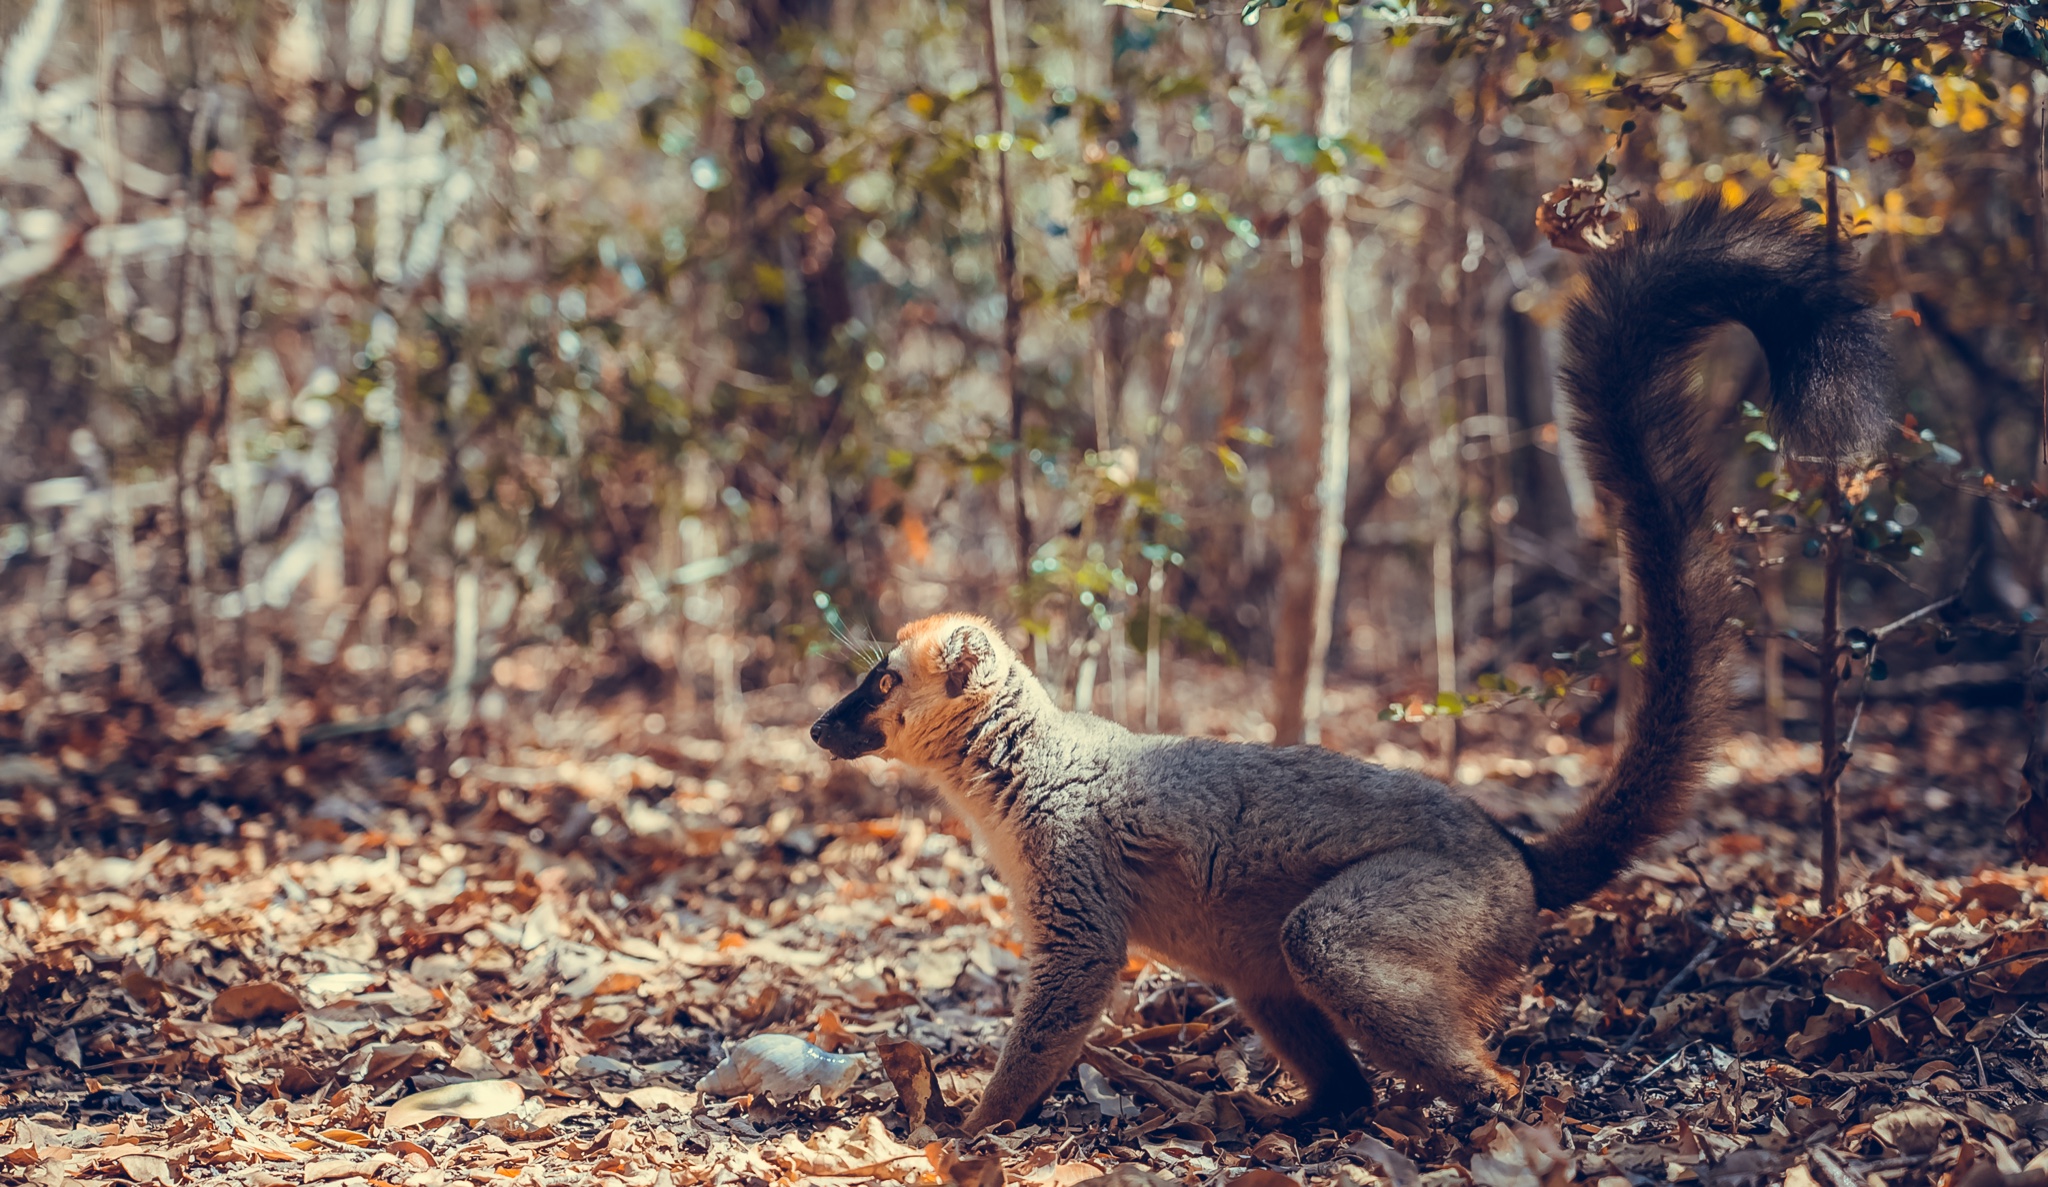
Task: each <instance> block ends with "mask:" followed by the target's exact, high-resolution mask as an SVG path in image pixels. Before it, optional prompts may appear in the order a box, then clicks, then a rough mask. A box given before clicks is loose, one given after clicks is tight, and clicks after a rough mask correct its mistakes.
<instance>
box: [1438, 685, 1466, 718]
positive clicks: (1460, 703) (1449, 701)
mask: <svg viewBox="0 0 2048 1187" xmlns="http://www.w3.org/2000/svg"><path fill="white" fill-rule="evenodd" d="M1436 711H1437V712H1439V713H1448V714H1450V715H1451V716H1452V717H1463V716H1464V715H1465V698H1464V697H1462V696H1459V695H1458V694H1457V693H1455V692H1451V691H1449V690H1446V691H1444V692H1440V693H1438V694H1436Z"/></svg>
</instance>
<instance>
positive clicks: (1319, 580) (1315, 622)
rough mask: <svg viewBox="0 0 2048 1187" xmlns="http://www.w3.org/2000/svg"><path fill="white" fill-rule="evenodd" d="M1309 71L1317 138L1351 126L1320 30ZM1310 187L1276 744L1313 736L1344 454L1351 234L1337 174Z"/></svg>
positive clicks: (1347, 452) (1339, 535)
mask: <svg viewBox="0 0 2048 1187" xmlns="http://www.w3.org/2000/svg"><path fill="white" fill-rule="evenodd" d="M1308 68H1309V72H1310V77H1311V78H1312V79H1314V81H1315V102H1316V131H1317V133H1318V134H1319V135H1322V136H1341V135H1343V134H1344V132H1345V131H1346V129H1347V126H1348V124H1349V121H1350V107H1351V47H1350V45H1349V44H1348V43H1345V42H1340V41H1338V40H1337V39H1336V38H1334V37H1331V36H1329V35H1327V34H1325V35H1324V36H1323V37H1321V38H1319V39H1317V41H1316V43H1315V45H1314V48H1313V57H1312V59H1311V61H1310V63H1309V67H1308ZM1317 186H1318V188H1319V190H1320V191H1321V192H1320V194H1319V195H1318V197H1317V200H1316V201H1315V202H1313V203H1311V204H1310V205H1309V207H1308V208H1307V209H1306V210H1304V211H1303V212H1302V216H1301V219H1300V229H1301V240H1302V264H1303V266H1302V268H1301V271H1300V276H1301V296H1302V302H1301V318H1300V334H1301V351H1300V354H1299V356H1298V357H1299V359H1300V363H1299V366H1300V368H1301V369H1300V372H1299V373H1298V375H1297V377H1296V398H1295V418H1294V430H1295V433H1296V434H1297V436H1296V440H1295V441H1294V443H1293V444H1294V452H1295V456H1296V457H1297V458H1298V459H1300V466H1299V469H1298V470H1297V471H1296V473H1295V474H1294V475H1293V476H1290V478H1289V480H1288V482H1287V485H1286V488H1285V490H1284V491H1283V493H1284V494H1285V495H1286V502H1285V508H1286V518H1287V528H1286V535H1285V539H1284V543H1285V546H1286V552H1285V554H1284V555H1283V556H1282V558H1281V570H1280V592H1279V606H1278V612H1279V620H1278V621H1277V622H1276V623H1275V624H1274V631H1273V701H1274V706H1273V708H1274V712H1273V740H1274V741H1275V742H1276V743H1278V744H1279V745H1282V746H1291V745H1294V744H1295V743H1298V742H1304V741H1308V742H1313V741H1315V740H1316V736H1317V731H1316V718H1317V716H1318V715H1319V714H1320V713H1321V711H1322V696H1323V681H1324V668H1325V663H1326V660H1327V658H1328V656H1329V652H1330V640H1331V636H1332V633H1333V629H1334V618H1335V612H1336V602H1337V566H1338V561H1339V559H1340V558H1341V555H1342V551H1343V545H1344V528H1345V524H1344V488H1345V484H1346V480H1347V479H1348V477H1349V472H1350V458H1351V436H1350V433H1351V340H1350V332H1351V314H1350V308H1349V306H1348V304H1347V302H1346V300H1345V289H1344V285H1345V278H1346V274H1347V273H1348V272H1349V271H1350V265H1351V233H1350V231H1349V230H1348V229H1347V228H1346V227H1345V226H1344V217H1343V216H1344V191H1343V189H1342V187H1341V186H1339V185H1338V184H1337V182H1336V179H1334V178H1323V179H1320V180H1319V181H1318V182H1317ZM1311 263H1313V264H1314V268H1313V269H1311V268H1310V267H1309V265H1310V264H1311ZM1318 397H1320V398H1318ZM1310 474H1314V475H1315V476H1316V478H1315V485H1314V486H1313V487H1307V486H1306V481H1305V480H1306V477H1307V476H1308V475H1310ZM1305 488H1306V489H1305Z"/></svg>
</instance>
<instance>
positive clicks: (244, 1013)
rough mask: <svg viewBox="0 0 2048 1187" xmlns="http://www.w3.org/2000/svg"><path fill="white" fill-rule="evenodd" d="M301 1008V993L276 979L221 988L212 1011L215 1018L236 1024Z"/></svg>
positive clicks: (278, 1015) (288, 1012)
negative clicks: (294, 991) (295, 991)
mask: <svg viewBox="0 0 2048 1187" xmlns="http://www.w3.org/2000/svg"><path fill="white" fill-rule="evenodd" d="M302 1008H303V1007H302V1006H301V1005H300V1004H299V995H298V994H296V993H293V992H292V991H291V989H290V988H289V987H287V986H284V985H280V984H278V983H277V982H276V981H249V982H245V983H243V984H241V985H230V986H228V987H227V988H226V989H223V990H221V992H220V996H219V997H216V998H214V999H213V1009H212V1011H211V1014H212V1017H213V1020H214V1021H215V1022H226V1023H230V1024H233V1023H241V1022H255V1021H258V1020H260V1019H264V1018H282V1017H284V1016H285V1015H287V1014H296V1013H298V1012H299V1011H300V1009H302Z"/></svg>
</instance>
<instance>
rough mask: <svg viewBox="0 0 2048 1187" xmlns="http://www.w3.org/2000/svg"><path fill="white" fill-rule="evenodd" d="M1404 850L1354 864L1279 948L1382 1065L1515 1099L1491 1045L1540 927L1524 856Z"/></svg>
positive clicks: (1292, 922)
mask: <svg viewBox="0 0 2048 1187" xmlns="http://www.w3.org/2000/svg"><path fill="white" fill-rule="evenodd" d="M1508 856H1509V858H1510V862H1508V863H1486V864H1484V865H1482V866H1481V867H1480V868H1477V869H1475V868H1474V865H1473V862H1472V858H1471V856H1470V855H1461V857H1460V859H1459V860H1456V861H1453V860H1452V859H1450V858H1447V857H1445V856H1443V855H1441V854H1434V853H1420V852H1416V851H1413V850H1403V851H1398V852H1394V853H1386V854H1381V855H1378V856H1375V857H1370V858H1367V859H1365V860H1363V861H1360V862H1358V863H1357V864H1355V865H1352V866H1350V867H1348V868H1346V869H1345V870H1344V871H1343V872H1342V873H1340V874H1338V875H1337V876H1336V877H1334V878H1332V879H1330V881H1328V882H1326V883H1324V884H1323V885H1322V886H1321V887H1319V888H1318V889H1317V890H1316V891H1315V893H1313V894H1311V895H1309V897H1308V898H1307V899H1305V900H1303V901H1302V903H1301V905H1300V906H1298V907H1296V908H1295V909H1294V911H1293V913H1292V914H1290V915H1289V916H1288V917H1287V922H1286V924H1285V925H1284V926H1283V928H1282V931H1281V947H1282V949H1283V950H1284V952H1285V953H1286V956H1287V964H1288V967H1289V968H1290V969H1291V970H1292V971H1293V973H1294V977H1295V980H1296V982H1297V983H1298V984H1299V985H1300V986H1301V990H1302V992H1303V993H1304V994H1305V995H1306V996H1307V997H1308V998H1309V1000H1311V1001H1313V1002H1315V1003H1316V1004H1317V1005H1319V1006H1321V1007H1322V1008H1323V1009H1324V1010H1326V1011H1328V1012H1329V1014H1330V1015H1331V1017H1333V1018H1335V1019H1336V1020H1337V1021H1338V1023H1339V1024H1340V1025H1342V1026H1343V1027H1344V1028H1345V1029H1347V1030H1349V1031H1350V1032H1351V1033H1352V1034H1353V1035H1354V1036H1355V1037H1356V1038H1357V1039H1358V1040H1359V1042H1360V1043H1361V1044H1362V1045H1363V1046H1364V1047H1365V1049H1366V1054H1367V1056H1368V1057H1369V1058H1370V1059H1372V1061H1373V1062H1374V1063H1376V1064H1378V1065H1379V1066H1380V1067H1382V1068H1384V1069H1385V1070H1387V1071H1390V1072H1393V1073H1394V1074H1396V1075H1398V1076H1402V1077H1405V1078H1407V1079H1410V1080H1413V1081H1415V1082H1417V1083H1419V1084H1421V1085H1423V1086H1424V1087H1426V1088H1428V1089H1430V1090H1431V1091H1433V1092H1436V1093H1437V1094H1438V1095H1440V1096H1442V1097H1444V1098H1445V1099H1447V1100H1452V1101H1459V1102H1463V1101H1471V1100H1476V1099H1485V1098H1496V1097H1502V1096H1512V1095H1514V1093H1515V1092H1516V1091H1517V1090H1518V1085H1517V1081H1516V1080H1515V1078H1514V1076H1512V1075H1511V1074H1509V1073H1508V1072H1507V1071H1505V1070H1503V1069H1502V1068H1501V1066H1500V1065H1499V1064H1498V1063H1496V1062H1495V1061H1494V1058H1493V1055H1492V1053H1491V1052H1490V1051H1488V1050H1487V1045H1486V1040H1487V1036H1488V1034H1489V1032H1490V1031H1491V1030H1492V1029H1493V1026H1494V1025H1495V1023H1496V1022H1497V1021H1498V1020H1499V1017H1500V1013H1501V1007H1502V1005H1503V1004H1504V1000H1505V998H1506V996H1507V994H1508V992H1509V991H1510V990H1511V989H1512V988H1513V987H1514V985H1515V982H1516V980H1517V979H1518V977H1519V975H1520V970H1521V964H1522V960H1523V959H1524V957H1525V956H1526V955H1527V953H1528V952H1529V949H1530V944H1531V940H1532V938H1533V934H1534V926H1535V924H1534V908H1533V906H1532V903H1531V899H1530V895H1531V892H1530V889H1529V876H1528V871H1527V870H1526V868H1524V867H1523V866H1522V865H1521V862H1520V861H1519V859H1515V858H1513V855H1512V854H1509V855H1508Z"/></svg>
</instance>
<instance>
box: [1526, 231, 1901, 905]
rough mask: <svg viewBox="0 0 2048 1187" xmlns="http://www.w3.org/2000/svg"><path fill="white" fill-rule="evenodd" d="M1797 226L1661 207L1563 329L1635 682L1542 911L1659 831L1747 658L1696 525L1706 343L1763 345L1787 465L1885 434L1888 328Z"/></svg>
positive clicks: (1543, 879)
mask: <svg viewBox="0 0 2048 1187" xmlns="http://www.w3.org/2000/svg"><path fill="white" fill-rule="evenodd" d="M1802 222H1803V220H1802V219H1801V218H1800V217H1799V216H1797V215H1789V214H1781V213H1774V212H1773V211H1772V210H1771V208H1770V204H1769V203H1768V202H1767V201H1759V200H1757V199H1751V200H1750V201H1748V202H1746V203H1744V204H1743V205H1742V206H1740V207H1739V208H1736V209H1733V210H1730V209H1725V208H1723V207H1722V206H1721V205H1720V203H1719V202H1712V201H1710V202H1702V203H1699V204H1697V205H1694V206H1692V207H1690V208H1688V209H1686V210H1684V211H1683V212H1681V213H1679V214H1677V215H1675V216H1672V215H1663V214H1662V213H1661V212H1655V213H1653V214H1652V216H1651V218H1650V220H1649V221H1648V222H1647V223H1646V225H1645V226H1644V227H1643V228H1642V229H1641V230H1639V231H1637V232H1636V233H1635V234H1634V235H1632V236H1631V237H1630V238H1629V240H1628V241H1627V242H1626V243H1625V244H1623V245H1622V246H1620V247H1618V248H1616V249H1614V250H1613V251H1610V252H1607V253H1604V254H1602V255H1600V256H1598V257H1596V258H1595V259H1594V260H1593V261H1592V264H1591V266H1590V267H1589V268H1588V271H1587V277H1586V279H1587V285H1586V290H1585V293H1584V295H1583V296H1581V297H1580V298H1579V300H1578V301H1577V303H1576V304H1575V305H1574V306H1573V308H1572V310H1571V312H1570V314H1569V316H1568V318H1567V320H1566V329H1565V334H1566V341H1567V348H1568V351H1569V356H1570V357H1569V359H1568V361H1567V363H1566V365H1565V368H1564V384H1565V388H1566V391H1567V393H1568V394H1569V395H1570V397H1571V401H1572V407H1573V421H1572V425H1573V431H1574V432H1575V433H1576V434H1577V436H1578V439H1579V441H1580V443H1581V444H1582V446H1583V447H1584V451H1585V456H1586V461H1587V467H1588V469H1589V470H1590V471H1591V473H1592V477H1593V481H1594V482H1595V483H1597V484H1598V485H1599V486H1600V488H1601V490H1603V491H1604V492H1606V493H1607V494H1608V495H1609V496H1611V500H1612V504H1613V506H1614V507H1615V509H1616V510H1617V511H1618V512H1619V514H1620V519H1621V529H1622V536H1623V539H1624V542H1625V548H1626V555H1627V561H1628V566H1629V570H1630V572H1631V574H1632V575H1633V576H1634V578H1635V581H1636V588H1637V591H1638V596H1639V599H1640V602H1641V605H1642V619H1643V621H1642V623H1641V625H1642V628H1643V632H1644V642H1643V652H1644V654H1643V659H1644V667H1643V682H1642V695H1641V699H1640V700H1639V702H1638V704H1637V706H1636V709H1635V712H1634V714H1633V716H1632V717H1631V718H1630V720H1629V722H1628V728H1627V738H1626V741H1625V742H1624V743H1623V744H1622V746H1621V748H1620V752H1619V753H1618V754H1617V756H1616V758H1615V763H1614V769H1613V771H1612V772H1610V773H1609V775H1608V777H1607V781H1606V782H1605V783H1604V784H1602V785H1601V787H1600V788H1599V790H1598V791H1596V792H1594V793H1593V795H1592V796H1591V797H1590V798H1589V799H1588V800H1587V801H1586V802H1585V803H1584V804H1583V805H1581V806H1580V808H1579V810H1578V812H1577V813H1576V814H1575V815H1573V816H1572V818H1571V819H1570V820H1568V821H1566V822H1565V824H1564V825H1563V826H1562V827H1561V828H1559V829H1557V830H1556V831H1555V832H1553V833H1551V834H1549V835H1548V836H1545V837H1542V838H1540V839H1538V840H1537V841H1535V842H1533V843H1532V844H1531V845H1530V869H1531V870H1532V872H1533V873H1534V876H1535V882H1536V898H1537V902H1538V904H1539V905H1541V906H1545V907H1563V906H1568V905H1570V904H1572V903H1575V902H1578V901H1579V900H1580V899H1583V898H1585V897H1586V896H1587V895H1590V894H1592V893H1593V892H1594V891H1596V890H1598V889H1600V888H1601V887H1602V886H1604V885H1606V884H1607V882H1608V880H1609V879H1611V878H1612V877H1614V875H1615V874H1617V873H1619V872H1620V871H1621V870H1622V869H1624V868H1626V867H1627V866H1628V864H1629V863H1630V862H1631V861H1633V860H1634V859H1635V857H1636V856H1637V854H1638V853H1640V851H1641V850H1642V849H1643V848H1644V847H1645V846H1647V845H1648V844H1649V843H1650V842H1652V841H1654V840H1655V839H1656V838H1658V837H1659V836H1662V835H1663V834H1664V833H1666V832H1668V831H1670V829H1671V828H1672V827H1674V826H1675V825H1676V824H1677V823H1678V819H1679V817H1680V815H1681V813H1682V812H1683V811H1684V809H1685V804H1686V800H1687V799H1688V797H1689V796H1690V795H1691V793H1692V791H1693V789H1694V787H1695V786H1696V785H1697V784H1698V782H1699V778H1700V775H1701V772H1702V769H1703V768H1704V767H1705V765H1706V762H1707V759H1708V754H1709V750H1710V748H1711V747H1712V745H1713V743H1714V741H1715V739H1716V737H1717V736H1718V734H1719V732H1720V728H1721V719H1722V716H1723V713H1724V711H1725V708H1726V704H1727V687H1726V685H1727V678H1726V668H1727V660H1728V658H1729V656H1730V655H1731V654H1732V653H1733V652H1734V651H1735V650H1736V649H1737V648H1738V647H1739V646H1740V643H1739V636H1738V633H1737V631H1736V629H1735V628H1734V626H1733V625H1732V624H1731V623H1730V621H1729V616H1730V613H1731V612H1732V611H1733V610H1734V609H1735V604H1734V600H1733V583H1732V581H1731V577H1732V571H1731V567H1730V563H1729V559H1728V554H1727V551H1726V549H1725V548H1724V547H1723V546H1721V545H1720V544H1719V543H1718V542H1717V541H1715V540H1713V539H1712V533H1711V531H1710V528H1709V525H1708V519H1707V513H1708V505H1709V502H1710V501H1711V500H1712V498H1713V495H1714V488H1715V484H1716V479H1717V478H1718V473H1717V471H1718V469H1719V466H1718V465H1717V461H1718V459H1719V458H1720V457H1722V456H1724V454H1723V450H1722V447H1721V446H1720V445H1719V444H1717V443H1716V442H1715V441H1714V440H1713V439H1712V438H1711V437H1710V435H1709V434H1708V433H1707V432H1706V431H1705V429H1706V426H1704V425H1703V424H1702V423H1701V420H1702V414H1701V410H1700V408H1699V406H1698V403H1699V402H1698V400H1697V398H1696V397H1695V395H1694V394H1693V386H1694V385H1693V363H1694V356H1695V355H1696V353H1697V352H1698V349H1699V346H1700V344H1701V341H1702V340H1703V339H1704V338H1705V336H1706V335H1707V333H1708V331H1710V330H1712V329H1714V328H1715V327H1717V326H1720V325H1722V324H1723V323H1726V322H1738V323H1740V324H1742V325H1743V326H1745V327H1747V328H1748V329H1749V332H1750V333H1752V334H1754V335H1755V336H1756V340H1757V342H1758V343H1759V344H1761V345H1762V347H1763V351H1764V356H1765V358H1766V360H1767V361H1768V362H1769V363H1770V369H1771V402H1772V409H1771V412H1772V417H1773V421H1774V425H1775V428H1776V430H1777V434H1778V437H1779V441H1780V446H1779V448H1780V449H1781V450H1783V451H1785V452H1787V453H1790V454H1792V455H1794V456H1803V457H1808V458H1820V459H1827V460H1834V459H1839V458H1845V457H1848V456H1850V455H1853V454H1855V453H1857V452H1859V451H1861V450H1863V449H1866V448H1868V447H1870V446H1871V445H1873V444H1875V443H1876V441H1877V440H1878V439H1879V438H1880V436H1881V435H1882V434H1883V432H1884V431H1885V427H1886V424H1887V419H1886V413H1885V408H1884V395H1883V393H1884V390H1885V387H1886V383H1887V377H1888V375H1889V372H1890V361H1889V355H1888V352H1887V350H1886V348H1885V341H1884V328H1883V321H1882V319H1881V317H1880V316H1879V315H1878V313H1877V312H1876V311H1875V310H1873V309H1872V308H1870V306H1869V305H1868V304H1867V303H1866V301H1865V299H1864V297H1863V294H1862V290H1861V287H1860V285H1859V284H1858V283H1857V280H1856V277H1855V275H1854V273H1853V272H1852V270H1851V269H1850V267H1849V263H1848V260H1847V255H1848V253H1847V252H1846V251H1839V252H1838V251H1835V250H1831V249H1830V247H1829V245H1828V243H1827V242H1826V240H1825V239H1824V237H1823V236H1822V235H1821V234H1820V233H1819V232H1818V231H1816V230H1812V229H1809V228H1807V227H1805V226H1803V225H1802Z"/></svg>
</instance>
